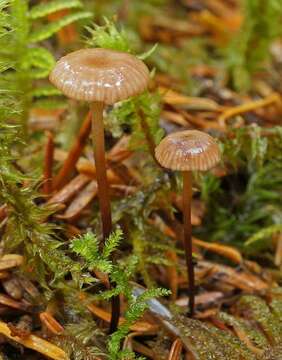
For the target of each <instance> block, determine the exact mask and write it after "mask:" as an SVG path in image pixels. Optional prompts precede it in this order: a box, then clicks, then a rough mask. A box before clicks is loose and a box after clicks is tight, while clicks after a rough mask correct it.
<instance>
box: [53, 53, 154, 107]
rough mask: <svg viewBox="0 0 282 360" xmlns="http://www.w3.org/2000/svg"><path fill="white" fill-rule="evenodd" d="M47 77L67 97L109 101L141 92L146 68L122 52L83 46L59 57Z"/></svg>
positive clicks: (147, 71)
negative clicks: (84, 47) (83, 47)
mask: <svg viewBox="0 0 282 360" xmlns="http://www.w3.org/2000/svg"><path fill="white" fill-rule="evenodd" d="M49 79H50V81H51V82H52V83H53V85H55V86H56V87H57V88H58V89H59V90H61V91H62V92H63V93H64V94H65V95H66V96H68V97H69V98H72V99H76V100H84V101H91V102H92V101H101V102H104V103H106V104H108V105H110V104H114V103H116V102H118V101H121V100H125V99H127V98H129V97H131V96H134V95H138V94H140V93H142V92H143V91H144V90H145V89H146V87H147V84H148V81H149V70H148V68H147V67H146V65H145V64H144V63H143V62H142V61H141V60H139V59H137V58H136V57H135V56H133V55H130V54H128V53H125V52H120V51H113V50H108V49H82V50H78V51H74V52H72V53H70V54H68V55H66V56H64V57H62V58H61V59H60V60H59V61H58V62H57V64H56V65H55V67H54V69H53V70H52V72H51V74H50V77H49Z"/></svg>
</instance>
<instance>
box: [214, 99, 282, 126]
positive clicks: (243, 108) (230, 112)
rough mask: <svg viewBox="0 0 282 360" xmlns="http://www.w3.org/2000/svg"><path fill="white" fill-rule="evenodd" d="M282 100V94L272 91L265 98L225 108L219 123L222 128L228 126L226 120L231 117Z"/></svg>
mask: <svg viewBox="0 0 282 360" xmlns="http://www.w3.org/2000/svg"><path fill="white" fill-rule="evenodd" d="M276 102H277V103H279V102H281V96H280V95H279V94H277V93H272V94H271V95H269V96H267V97H266V98H265V99H261V100H257V101H250V102H248V103H246V104H242V105H239V106H236V107H232V108H229V109H227V110H225V111H224V112H223V113H222V114H221V115H220V116H219V118H218V123H219V125H220V126H221V127H222V128H225V127H226V120H228V119H229V118H231V117H233V116H236V115H239V114H243V113H246V112H248V111H253V110H256V109H258V108H261V107H265V106H268V105H271V104H273V103H276Z"/></svg>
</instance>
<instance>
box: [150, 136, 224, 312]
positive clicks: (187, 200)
mask: <svg viewBox="0 0 282 360" xmlns="http://www.w3.org/2000/svg"><path fill="white" fill-rule="evenodd" d="M155 154H156V159H157V160H158V162H159V163H160V164H161V165H162V166H163V167H165V168H167V169H170V170H178V171H181V172H182V175H183V228H184V238H183V239H184V241H183V243H184V248H185V260H186V266H187V278H188V280H189V288H188V297H189V316H191V317H192V316H193V315H194V307H195V276H194V264H193V253H192V226H191V201H192V171H195V170H196V171H206V170H209V169H211V168H212V167H213V166H215V165H216V164H217V163H218V162H219V160H220V151H219V147H218V145H217V144H216V142H215V141H214V139H213V138H212V137H211V136H210V135H208V134H206V133H203V132H201V131H197V130H187V131H182V132H176V133H173V134H170V135H168V136H166V137H165V138H164V139H163V140H162V141H161V142H160V144H159V145H158V146H157V147H156V152H155Z"/></svg>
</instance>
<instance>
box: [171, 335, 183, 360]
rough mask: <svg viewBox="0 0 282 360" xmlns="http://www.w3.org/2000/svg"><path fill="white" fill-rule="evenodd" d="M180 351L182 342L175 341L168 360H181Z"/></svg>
mask: <svg viewBox="0 0 282 360" xmlns="http://www.w3.org/2000/svg"><path fill="white" fill-rule="evenodd" d="M182 349H183V345H182V341H181V340H180V339H176V340H175V341H174V342H173V344H172V347H171V349H170V352H169V356H168V360H179V359H180V358H181V352H182Z"/></svg>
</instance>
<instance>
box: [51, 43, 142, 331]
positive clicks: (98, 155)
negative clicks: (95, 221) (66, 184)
mask: <svg viewBox="0 0 282 360" xmlns="http://www.w3.org/2000/svg"><path fill="white" fill-rule="evenodd" d="M50 81H51V82H52V83H53V84H54V85H55V86H56V87H57V88H58V89H60V90H61V91H62V92H63V93H64V94H65V95H66V96H68V97H69V98H72V99H76V100H82V101H87V102H89V103H90V104H91V108H92V137H93V145H94V159H95V165H96V175H97V184H98V197H99V206H100V212H101V220H102V229H103V244H104V243H105V241H106V239H107V238H108V237H109V235H110V233H111V231H112V217H111V204H110V196H109V185H108V180H107V175H106V158H105V139H104V123H103V110H104V108H105V106H106V105H113V104H115V103H116V102H119V101H121V100H125V99H127V98H129V97H131V96H135V95H138V94H140V93H142V92H143V91H144V90H145V89H146V88H147V85H148V81H149V71H148V69H147V67H146V66H145V64H144V63H143V62H142V61H141V60H139V59H137V58H136V57H135V56H133V55H130V54H128V53H124V52H119V51H113V50H108V49H82V50H78V51H75V52H72V53H70V54H68V55H66V56H64V57H62V58H61V59H60V60H59V61H58V62H57V64H56V66H55V68H54V69H53V71H52V72H51V74H50ZM103 244H102V245H103ZM112 285H113V284H112ZM119 313H120V308H119V297H114V298H113V300H112V320H111V326H110V331H111V332H114V331H115V330H116V328H117V325H118V319H119Z"/></svg>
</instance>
